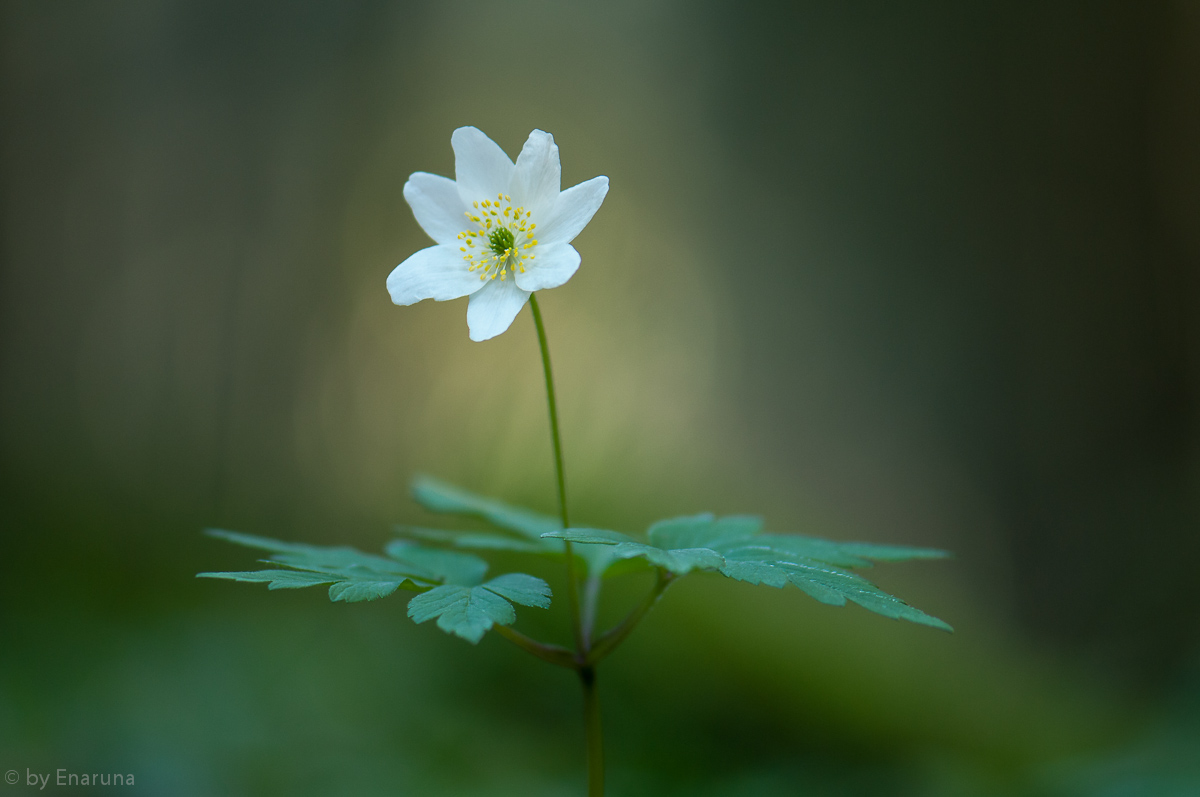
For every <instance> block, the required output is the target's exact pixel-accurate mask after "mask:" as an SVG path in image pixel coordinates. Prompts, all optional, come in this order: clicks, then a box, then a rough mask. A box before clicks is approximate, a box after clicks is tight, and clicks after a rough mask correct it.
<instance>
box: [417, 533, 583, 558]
mask: <svg viewBox="0 0 1200 797" xmlns="http://www.w3.org/2000/svg"><path fill="white" fill-rule="evenodd" d="M396 532H397V533H398V534H401V535H403V536H405V537H412V538H414V539H418V540H428V541H429V542H438V543H441V544H443V545H452V546H454V547H455V548H465V549H467V550H474V551H517V552H519V553H538V554H542V553H560V554H561V553H562V552H563V548H562V545H561V544H556V545H553V546H550V545H546V544H545V543H548V542H555V541H554V540H539V541H538V542H531V541H529V540H525V539H517V538H515V537H512V536H510V535H508V534H500V533H490V534H489V533H479V532H472V531H444V530H442V529H426V528H420V527H418V526H397V527H396Z"/></svg>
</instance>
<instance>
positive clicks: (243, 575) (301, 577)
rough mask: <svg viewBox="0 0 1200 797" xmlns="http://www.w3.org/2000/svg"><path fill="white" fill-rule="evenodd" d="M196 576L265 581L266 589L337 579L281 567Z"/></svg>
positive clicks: (301, 585) (302, 585)
mask: <svg viewBox="0 0 1200 797" xmlns="http://www.w3.org/2000/svg"><path fill="white" fill-rule="evenodd" d="M196 578H225V579H229V580H230V581H247V582H254V583H265V584H266V585H267V589H301V588H303V587H315V586H317V585H318V584H329V583H332V582H334V581H336V580H337V579H336V577H334V576H329V575H326V574H324V573H309V572H306V571H304V570H285V569H283V568H281V567H278V568H273V569H271V570H250V571H246V572H240V573H197V574H196Z"/></svg>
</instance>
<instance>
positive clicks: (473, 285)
mask: <svg viewBox="0 0 1200 797" xmlns="http://www.w3.org/2000/svg"><path fill="white" fill-rule="evenodd" d="M482 287H483V283H482V282H480V280H479V275H478V274H475V273H473V272H470V271H467V264H466V261H464V260H463V259H462V257H460V256H459V252H458V250H457V249H455V248H453V247H449V246H431V247H429V248H428V249H422V250H421V251H419V252H416V253H414V254H413V255H412V256H411V257H410V258H408V260H405V261H404V262H403V263H401V264H400V265H398V266H396V267H395V268H394V269H392V273H391V274H388V278H387V289H388V293H390V294H391V295H392V301H393V302H395V303H396V304H414V303H416V302H419V301H421V300H422V299H434V300H436V301H439V302H444V301H446V300H447V299H457V298H458V297H460V296H466V295H467V294H470V293H474V292H475V291H477V290H479V289H480V288H482Z"/></svg>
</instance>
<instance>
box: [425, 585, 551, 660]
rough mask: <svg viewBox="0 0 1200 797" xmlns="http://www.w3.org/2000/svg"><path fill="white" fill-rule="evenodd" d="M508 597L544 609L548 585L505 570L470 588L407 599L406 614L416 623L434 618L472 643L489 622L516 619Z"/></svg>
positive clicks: (433, 591)
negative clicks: (504, 572) (503, 573)
mask: <svg viewBox="0 0 1200 797" xmlns="http://www.w3.org/2000/svg"><path fill="white" fill-rule="evenodd" d="M510 600H512V601H516V602H517V603H520V604H522V605H525V606H537V607H541V608H545V607H547V606H549V605H550V587H549V585H547V584H546V582H544V581H542V580H541V579H540V578H535V577H533V576H529V575H525V574H523V573H508V574H506V575H503V576H499V577H497V578H494V579H492V580H491V581H489V582H487V583H486V584H481V585H479V586H474V587H468V586H460V585H444V586H440V587H434V588H433V589H431V590H429V591H428V592H424V593H422V594H420V595H416V596H414V597H413V598H412V600H410V601H409V602H408V616H409V617H411V618H412V619H413V621H414V622H417V623H424V622H426V621H427V620H432V619H434V618H435V617H436V618H437V624H438V628H441V629H442V630H443V631H445V632H446V633H449V634H454V635H455V636H458V637H461V638H462V639H465V640H467V641H468V642H470V643H472V644H474V643H477V642H478V641H479V640H480V639H482V638H483V635H484V634H486V633H487V632H488V631H489V630H490V629H491V628H492V626H493V625H496V624H499V625H511V624H512V623H513V621H515V620H516V619H517V613H516V611H515V610H514V609H513V607H512V604H511V603H509V601H510Z"/></svg>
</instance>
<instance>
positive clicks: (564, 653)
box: [492, 625, 579, 670]
mask: <svg viewBox="0 0 1200 797" xmlns="http://www.w3.org/2000/svg"><path fill="white" fill-rule="evenodd" d="M492 628H494V629H495V630H496V633H498V634H499V635H500V636H502V637H504V638H505V639H507V640H508V641H509V642H512V643H513V644H514V645H516V646H517V647H519V648H521V650H524V651H525V652H527V653H532V654H533V655H534V656H537V657H538V658H539V659H541V660H542V661H548V662H550V663H551V664H557V665H558V666H559V667H566V668H567V669H568V670H576V669H579V662H578V660H576V658H575V654H574V653H572V652H571V651H569V650H567V649H566V648H562V647H559V646H558V645H550V644H547V643H545V642H538V641H537V640H536V639H534V638H533V637H529V636H526V635H525V634H522V633H521V632H520V631H518V630H516V629H515V628H509V627H508V626H506V625H495V626H492Z"/></svg>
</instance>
